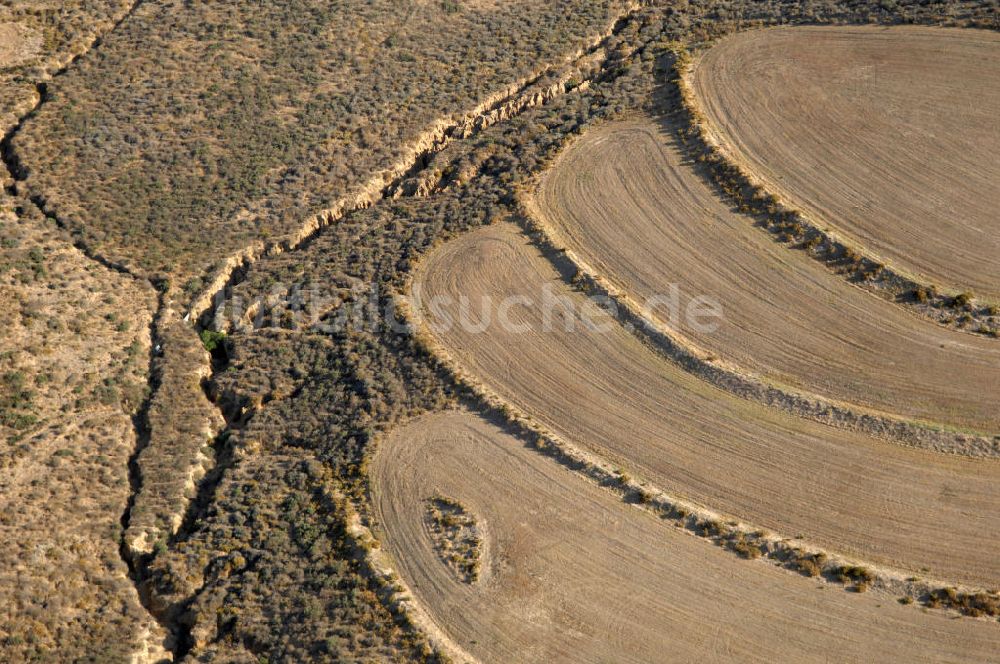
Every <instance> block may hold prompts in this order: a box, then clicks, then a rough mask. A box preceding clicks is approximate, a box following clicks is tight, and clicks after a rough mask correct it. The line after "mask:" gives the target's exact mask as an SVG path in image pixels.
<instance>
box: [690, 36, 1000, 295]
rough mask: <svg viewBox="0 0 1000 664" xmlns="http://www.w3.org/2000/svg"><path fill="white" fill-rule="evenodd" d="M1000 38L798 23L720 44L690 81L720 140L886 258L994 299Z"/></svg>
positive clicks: (780, 188)
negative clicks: (791, 26) (808, 25)
mask: <svg viewBox="0 0 1000 664" xmlns="http://www.w3.org/2000/svg"><path fill="white" fill-rule="evenodd" d="M997 80H1000V35H998V34H996V33H992V32H988V31H977V30H948V29H939V28H916V27H899V28H891V29H886V28H878V27H851V28H845V27H835V28H830V27H799V28H780V29H769V30H760V31H752V32H747V33H742V34H738V35H735V36H733V37H729V38H726V39H723V40H722V41H721V42H719V44H717V45H716V46H714V47H713V48H711V49H709V50H708V51H707V52H706V53H705V54H704V56H703V57H702V58H701V59H700V61H699V62H698V64H697V66H696V69H695V71H694V74H693V76H692V82H693V85H694V90H695V92H696V94H697V96H698V98H699V103H700V104H701V106H702V110H703V111H704V112H705V115H706V116H707V118H708V122H709V125H710V126H711V128H712V129H713V131H715V132H717V133H718V138H719V139H720V143H721V144H722V147H723V148H724V149H725V150H726V152H727V153H729V154H730V155H731V156H733V157H734V158H735V159H736V160H737V161H738V162H740V163H741V164H743V165H744V166H745V167H746V168H747V169H748V170H749V171H750V172H752V173H753V174H754V175H756V176H757V177H759V178H760V179H762V180H763V181H764V182H765V183H766V184H767V185H768V187H769V188H771V190H772V191H776V192H778V193H780V194H781V195H783V196H784V197H786V198H787V199H788V200H789V201H790V202H791V203H792V204H793V205H796V206H798V207H799V208H801V209H803V210H805V211H807V212H809V213H810V214H812V215H814V216H815V217H816V218H817V220H818V221H819V223H821V224H824V225H829V226H830V227H831V228H835V229H837V230H838V231H841V232H844V233H846V234H847V235H848V236H849V237H853V238H854V239H855V241H856V242H858V243H860V244H861V245H862V246H866V247H868V248H870V249H872V250H874V252H875V253H877V254H878V255H879V256H881V257H882V258H883V259H885V260H887V261H888V262H890V263H891V264H892V265H893V266H896V267H898V268H901V269H902V270H904V271H906V272H909V273H911V274H915V275H916V276H917V277H918V278H920V279H922V280H924V281H930V282H931V283H936V284H938V285H942V286H954V287H958V288H966V287H969V288H971V289H972V290H973V291H974V292H975V293H976V294H979V295H982V296H985V297H986V298H988V299H989V300H991V301H994V302H1000V262H998V261H997V260H996V258H997V256H998V255H1000V218H998V217H997V214H996V206H997V203H998V202H1000V159H997V156H996V155H997V151H998V150H1000V123H998V122H997V109H998V108H1000V86H998V85H997V83H996V82H997Z"/></svg>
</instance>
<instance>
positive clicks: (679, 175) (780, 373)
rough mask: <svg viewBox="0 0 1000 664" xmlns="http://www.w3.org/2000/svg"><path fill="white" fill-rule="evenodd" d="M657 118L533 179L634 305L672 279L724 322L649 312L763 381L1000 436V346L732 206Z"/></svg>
mask: <svg viewBox="0 0 1000 664" xmlns="http://www.w3.org/2000/svg"><path fill="white" fill-rule="evenodd" d="M670 131H671V126H670V125H669V124H667V123H666V121H658V120H653V119H641V120H636V121H631V122H622V123H613V124H609V125H604V126H602V127H600V128H597V129H595V130H592V131H590V132H588V133H587V134H585V135H584V136H583V137H582V138H581V139H579V140H578V141H577V142H576V143H574V144H573V145H572V146H571V147H570V148H569V149H568V150H567V151H566V152H565V153H564V154H563V155H562V156H561V157H560V159H559V160H558V161H557V162H556V164H555V166H554V167H553V168H552V169H551V170H550V171H549V172H548V173H547V174H546V175H545V177H544V178H543V179H542V182H541V185H540V187H539V189H538V192H537V194H536V196H535V198H534V201H535V203H536V206H535V207H536V210H537V212H538V216H539V218H540V220H541V221H542V222H543V223H544V224H545V225H546V226H547V227H548V228H549V229H550V230H551V233H552V234H553V235H554V237H555V239H556V240H557V241H559V242H562V243H565V245H566V246H567V247H569V248H570V249H572V250H573V251H574V252H575V253H576V254H578V255H579V256H581V258H582V259H583V260H584V261H585V262H586V263H587V264H588V265H589V266H590V267H591V268H592V269H593V270H594V271H596V272H598V273H599V274H601V275H602V276H605V277H607V278H608V280H609V281H610V282H611V283H612V284H613V285H615V286H616V287H618V288H620V289H622V290H623V291H624V292H626V293H628V294H629V295H630V296H631V297H632V298H633V299H634V300H635V301H637V302H639V303H640V304H642V303H644V302H647V301H649V299H650V298H651V297H653V296H657V295H664V294H668V293H669V292H670V288H671V285H672V284H676V285H677V286H678V287H679V296H680V303H681V305H682V307H687V306H688V304H689V303H690V302H691V300H692V298H695V297H698V296H709V297H711V298H713V299H714V300H716V301H717V302H719V303H720V304H721V305H722V307H723V310H724V317H723V318H722V319H721V320H720V321H719V325H718V327H717V329H714V330H712V331H706V330H699V329H698V328H697V327H695V326H691V325H686V324H685V323H684V320H683V319H682V318H681V319H679V320H678V321H677V324H674V325H671V324H670V323H671V321H670V320H669V319H668V317H667V313H668V312H667V311H666V310H664V309H663V308H662V307H661V308H660V309H658V310H657V311H656V313H657V314H658V315H657V319H658V320H659V321H660V322H661V323H665V324H667V325H668V326H669V327H670V328H671V329H672V331H673V332H675V333H678V334H680V335H681V336H683V337H686V338H688V339H690V340H692V341H693V342H694V343H695V344H696V345H698V346H700V347H701V348H703V349H705V350H707V351H710V352H711V353H712V354H713V355H716V356H718V357H722V358H724V359H726V360H729V361H730V362H732V363H733V364H735V365H737V366H738V367H740V368H742V369H745V370H748V371H750V372H751V373H753V374H756V375H758V376H761V377H763V378H765V379H767V380H771V381H776V382H779V383H782V384H785V385H790V386H792V387H793V388H795V389H798V390H807V391H812V392H815V393H818V394H821V395H822V396H824V397H827V398H829V399H834V400H839V401H843V402H846V403H853V404H857V405H860V406H863V407H866V408H871V409H874V410H878V411H881V412H884V413H887V414H890V415H897V416H902V417H907V418H915V419H919V420H924V421H930V422H934V423H937V424H942V425H949V426H953V427H959V428H966V429H974V430H979V431H984V432H987V433H994V432H998V431H1000V413H998V411H997V408H996V394H997V393H998V391H1000V345H998V344H997V343H996V341H995V340H993V339H988V338H985V337H978V336H974V335H971V334H966V333H963V332H959V331H956V330H953V329H948V328H944V327H942V326H940V325H938V324H936V323H934V322H931V321H929V320H924V319H922V318H920V317H919V316H916V315H914V314H912V313H911V312H908V311H906V310H905V309H904V308H902V307H899V306H896V305H893V304H892V303H890V302H887V301H884V300H882V299H880V298H878V297H877V296H874V295H872V294H870V293H867V292H865V291H864V290H862V289H861V288H857V287H855V286H852V285H851V284H849V283H847V282H846V281H844V280H843V279H842V278H840V277H839V276H837V275H835V274H832V273H831V272H830V271H829V270H827V269H826V268H824V267H823V266H822V265H820V264H819V263H817V262H816V261H814V260H811V259H810V258H809V257H808V256H807V255H806V254H805V252H803V251H794V250H789V249H788V248H786V247H784V246H782V245H780V244H777V243H775V242H774V241H773V240H772V239H771V238H770V236H769V235H768V234H767V233H766V232H763V231H761V230H760V229H757V228H754V227H753V221H752V219H750V218H749V217H745V216H742V215H739V214H736V213H734V212H732V211H731V210H730V208H729V206H728V205H726V204H724V203H723V202H721V201H720V200H719V198H718V197H717V196H716V195H715V194H714V192H713V191H711V190H710V189H709V187H708V186H707V185H706V184H705V183H704V182H703V181H702V179H701V178H700V176H699V175H698V174H697V173H696V172H695V171H694V170H693V169H692V168H691V166H690V165H688V164H685V163H684V159H683V157H682V156H681V154H680V152H679V150H678V148H677V146H676V144H675V143H674V141H673V140H672V139H671V137H670Z"/></svg>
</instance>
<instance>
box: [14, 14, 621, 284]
mask: <svg viewBox="0 0 1000 664" xmlns="http://www.w3.org/2000/svg"><path fill="white" fill-rule="evenodd" d="M453 8H454V9H455V11H450V10H449V8H448V7H445V6H443V5H442V4H441V3H438V2H426V3H423V2H419V3H418V2H406V3H402V4H401V3H399V2H395V1H392V0H379V1H377V2H373V3H367V2H365V3H361V2H357V3H355V2H350V3H335V4H331V3H328V2H317V1H313V0H294V1H293V2H273V3H272V2H269V3H259V2H236V3H226V4H219V3H186V2H181V1H180V0H163V1H156V2H144V3H142V4H141V5H140V6H139V7H138V9H137V10H136V12H135V13H134V14H133V15H132V16H131V17H130V18H129V19H128V20H127V21H125V22H124V23H123V24H122V25H121V26H120V27H119V28H118V30H116V31H115V32H114V34H112V35H110V36H109V38H108V39H107V40H106V41H105V42H104V43H103V44H102V46H101V48H100V49H99V50H98V51H97V52H95V55H94V56H93V57H90V58H86V59H84V60H82V61H80V62H79V63H77V66H76V67H74V69H73V71H72V72H70V73H69V74H67V75H66V76H64V77H62V78H60V79H59V81H58V82H57V83H54V84H53V85H52V86H50V90H49V92H50V94H51V97H52V98H51V100H50V101H49V102H47V103H46V104H45V105H44V106H43V108H42V110H41V111H40V112H39V114H38V116H37V117H36V118H35V119H33V120H32V122H30V123H28V124H27V125H26V126H25V128H24V130H23V131H22V132H21V133H20V134H19V135H18V136H17V137H16V138H15V140H14V142H13V146H14V152H15V153H16V158H17V162H18V168H19V169H20V170H21V175H23V176H26V177H27V186H28V189H29V190H30V192H31V194H32V195H33V196H35V197H39V198H40V199H43V200H44V202H45V207H46V209H47V210H49V211H51V212H53V213H54V214H56V215H57V216H58V217H59V218H60V219H61V220H62V221H63V222H64V223H65V224H67V225H68V226H69V227H70V228H71V229H72V230H73V233H74V235H75V237H76V238H77V239H78V240H79V241H80V242H82V243H84V244H85V245H86V246H88V247H90V248H91V249H92V250H93V251H94V252H95V253H100V254H102V255H106V256H109V257H112V258H113V259H114V260H116V261H118V262H122V263H126V264H128V265H130V266H131V267H132V268H133V269H135V270H137V271H141V272H144V273H147V274H157V275H166V276H171V275H172V276H174V277H175V281H176V282H177V283H175V284H174V285H175V286H179V287H184V288H185V289H186V290H187V291H188V293H189V294H190V293H194V292H196V291H197V290H198V289H199V286H200V282H199V279H200V278H202V277H204V276H205V274H206V273H207V272H209V271H210V268H211V266H213V265H214V264H216V263H217V262H219V261H220V260H221V259H224V258H226V257H228V254H230V253H233V252H236V251H238V250H240V249H242V248H244V247H245V246H247V245H250V244H252V243H253V242H254V241H260V240H267V239H269V238H275V237H279V236H282V235H285V234H289V233H291V232H293V231H295V230H297V229H298V228H299V226H301V225H302V224H303V223H304V221H305V220H306V218H307V217H309V216H310V215H312V214H315V213H316V212H318V211H320V210H323V209H325V208H328V207H330V206H331V205H332V204H333V203H334V201H336V200H337V199H338V198H340V197H343V196H345V195H347V194H348V193H349V192H350V191H351V190H352V189H356V188H358V187H360V185H361V184H362V183H364V182H365V181H366V180H367V179H368V178H370V177H371V176H372V175H373V174H374V172H375V171H377V170H380V169H386V168H388V167H389V166H390V165H391V164H392V163H393V162H395V161H396V160H397V159H399V158H400V156H401V155H402V154H404V151H405V149H406V146H407V144H408V143H411V142H413V141H415V140H416V138H417V137H418V135H419V134H421V133H422V132H424V131H425V130H427V128H428V127H429V126H431V125H432V124H433V123H434V122H436V121H437V120H438V119H440V118H441V117H442V116H447V115H451V114H454V115H458V114H461V113H462V112H464V111H466V110H469V109H471V108H473V107H474V106H476V105H477V104H478V103H479V102H480V101H482V100H483V99H485V97H486V96H487V95H489V94H492V93H494V92H496V91H497V90H501V89H503V88H505V87H506V86H509V85H511V84H512V83H514V82H516V81H518V80H520V79H522V78H524V77H526V76H530V75H532V74H534V73H536V72H537V71H540V70H541V69H542V68H543V67H544V65H545V64H546V63H549V62H553V61H557V60H559V59H561V57H562V56H563V54H567V53H571V52H572V51H574V50H575V49H577V48H580V47H581V46H583V45H584V44H585V43H586V42H587V41H588V40H589V39H591V38H592V37H593V35H596V34H598V33H599V32H601V31H602V30H604V29H606V26H607V25H608V24H609V23H610V22H611V20H612V18H613V16H614V15H615V8H616V3H615V2H613V1H611V0H607V1H605V0H602V1H600V2H561V3H548V2H518V3H500V4H497V5H490V6H488V7H483V8H480V7H478V6H476V5H474V4H471V3H469V4H467V3H456V4H454V5H453ZM80 173H86V174H88V175H87V177H84V178H81V177H79V174H80Z"/></svg>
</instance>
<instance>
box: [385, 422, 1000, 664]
mask: <svg viewBox="0 0 1000 664" xmlns="http://www.w3.org/2000/svg"><path fill="white" fill-rule="evenodd" d="M372 478H373V480H374V484H373V488H374V493H375V496H374V498H375V500H374V504H375V508H376V511H377V513H378V516H379V518H380V521H381V523H382V526H383V532H381V533H380V534H381V537H382V540H383V544H384V546H385V548H386V550H387V551H388V552H389V553H390V555H391V556H392V557H393V558H394V559H395V560H396V562H397V564H398V568H399V570H400V573H401V574H402V576H403V577H404V579H405V580H406V581H407V582H408V584H409V585H410V587H411V588H413V589H414V592H415V595H416V597H417V599H418V601H420V602H421V604H422V605H423V606H424V608H425V609H426V610H427V611H428V613H429V614H430V615H431V617H432V619H433V620H434V621H435V622H437V623H438V624H439V625H440V626H441V627H442V629H443V630H444V631H445V632H446V633H447V634H448V635H449V636H450V637H451V638H452V639H453V640H454V641H456V642H457V643H458V644H459V645H461V646H462V647H463V648H464V649H465V650H466V652H468V653H470V654H471V655H473V656H475V657H477V658H479V659H480V660H481V661H483V662H512V661H517V662H610V661H614V662H652V661H658V662H663V661H677V662H681V661H688V662H691V661H704V662H714V661H726V662H731V661H761V662H773V661H789V662H790V661H795V662H827V661H829V658H830V653H837V655H836V658H837V661H842V662H863V661H865V662H866V661H893V662H895V661H898V662H915V661H934V662H943V661H954V662H960V661H988V660H995V659H996V653H997V652H1000V630H998V629H997V626H996V625H995V624H991V623H987V622H978V621H971V620H953V619H950V618H949V617H948V616H947V615H946V614H943V613H941V612H923V611H921V610H919V609H915V608H913V607H902V606H900V605H899V604H897V603H896V602H895V600H894V599H893V598H891V597H887V596H885V595H880V594H877V593H870V594H867V595H858V594H854V593H849V592H846V591H844V590H842V589H840V588H837V587H833V586H826V587H824V586H823V584H821V583H817V582H816V581H814V580H810V579H807V578H805V577H800V576H797V575H795V574H792V573H790V572H787V571H783V570H780V569H778V568H775V567H773V566H771V565H769V564H767V563H764V562H761V561H754V562H750V561H745V560H741V559H739V558H737V557H736V556H734V555H732V554H731V553H726V552H724V551H723V550H721V549H719V548H717V547H715V546H712V545H711V544H709V543H708V542H705V541H703V540H699V539H697V538H694V537H691V536H689V535H687V534H685V533H683V532H681V531H678V530H676V529H675V528H672V527H670V526H668V525H667V524H666V523H664V522H663V521H661V520H659V519H657V518H656V517H654V516H653V515H651V514H649V513H647V512H644V511H641V510H638V509H635V508H633V507H629V506H628V505H625V504H624V503H622V502H620V501H619V500H618V499H617V498H616V497H615V496H614V495H613V494H611V493H609V492H606V491H604V490H602V489H600V488H599V487H597V486H596V485H594V484H592V483H590V482H588V481H586V480H584V479H582V478H581V477H579V476H576V475H574V474H573V473H572V472H571V471H568V470H566V469H564V468H562V467H560V466H558V465H557V464H556V463H555V462H554V461H552V460H550V459H547V458H545V457H543V456H541V455H540V454H538V453H537V452H534V451H532V450H530V449H528V448H526V447H524V445H523V444H522V443H521V442H519V441H518V440H517V439H514V438H512V437H510V436H509V435H507V434H505V433H503V432H502V431H501V430H500V429H498V428H496V427H495V426H493V425H491V424H490V423H488V422H486V421H484V420H482V419H480V418H478V417H475V416H473V415H471V414H468V413H464V412H450V413H444V414H436V415H432V416H428V417H425V418H422V419H420V420H416V421H415V422H412V423H410V424H408V425H406V426H404V427H402V428H401V429H399V430H397V431H395V432H394V433H393V434H392V435H390V436H389V437H388V439H386V440H385V441H383V442H382V443H381V446H380V447H379V449H378V451H377V453H376V456H375V459H374V461H373V464H372ZM437 493H444V494H447V495H449V496H453V497H455V498H456V499H458V500H459V501H460V502H461V503H462V504H463V505H465V506H467V507H468V508H469V509H470V510H471V512H472V513H474V514H475V515H476V517H477V519H478V520H479V521H480V522H481V523H483V524H484V525H485V530H486V532H487V533H488V538H489V546H488V547H487V549H488V550H489V551H491V552H492V554H491V555H490V559H489V560H487V561H485V563H484V568H485V576H484V578H482V580H481V581H479V582H477V583H473V584H466V583H464V582H462V581H460V580H459V579H458V577H457V576H456V575H455V574H454V573H453V571H452V570H451V569H449V568H448V567H447V566H446V565H445V564H444V563H443V562H442V561H441V559H440V557H439V556H438V555H437V553H436V552H435V550H434V547H433V543H432V541H431V538H430V535H429V533H428V530H427V526H426V521H425V518H424V504H425V501H426V500H427V499H428V498H430V497H432V496H434V495H435V494H437Z"/></svg>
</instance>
